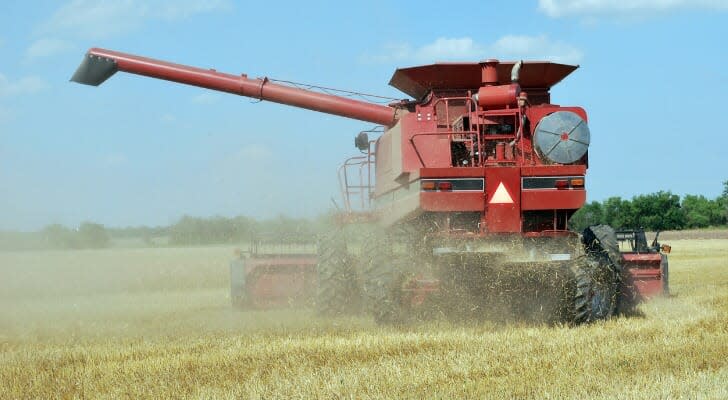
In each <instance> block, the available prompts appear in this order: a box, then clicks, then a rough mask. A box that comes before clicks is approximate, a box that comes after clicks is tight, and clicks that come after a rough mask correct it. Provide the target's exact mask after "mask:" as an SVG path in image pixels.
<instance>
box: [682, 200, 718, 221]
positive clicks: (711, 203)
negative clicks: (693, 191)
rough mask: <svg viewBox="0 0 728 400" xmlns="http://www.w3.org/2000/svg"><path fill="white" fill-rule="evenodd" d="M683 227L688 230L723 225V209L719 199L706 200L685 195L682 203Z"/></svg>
mask: <svg viewBox="0 0 728 400" xmlns="http://www.w3.org/2000/svg"><path fill="white" fill-rule="evenodd" d="M682 208H683V210H684V212H685V225H686V226H687V227H688V228H705V227H708V226H718V225H723V224H725V222H726V220H725V208H724V205H723V204H722V202H721V199H720V198H718V199H715V200H708V199H707V198H706V197H705V196H703V195H700V196H694V195H687V196H685V198H684V199H683V201H682Z"/></svg>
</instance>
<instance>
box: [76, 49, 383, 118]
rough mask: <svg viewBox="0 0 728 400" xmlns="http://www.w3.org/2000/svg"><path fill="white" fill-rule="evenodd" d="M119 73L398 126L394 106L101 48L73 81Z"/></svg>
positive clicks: (88, 82)
mask: <svg viewBox="0 0 728 400" xmlns="http://www.w3.org/2000/svg"><path fill="white" fill-rule="evenodd" d="M117 71H123V72H128V73H131V74H136V75H142V76H148V77H151V78H157V79H164V80H168V81H172V82H178V83H182V84H186V85H192V86H198V87H203V88H207V89H212V90H217V91H221V92H227V93H232V94H237V95H240V96H244V97H252V98H255V99H260V100H268V101H272V102H275V103H280V104H287V105H290V106H293V107H300V108H305V109H308V110H313V111H319V112H323V113H327V114H333V115H339V116H342V117H346V118H352V119H357V120H361V121H367V122H372V123H375V124H379V125H384V126H392V125H394V124H395V123H396V122H397V113H396V111H397V110H396V109H395V108H394V107H390V106H385V105H380V104H373V103H369V102H365V101H361V100H354V99H350V98H346V97H341V96H335V95H331V94H326V93H320V92H315V91H311V90H305V89H299V88H296V87H292V86H286V85H280V84H276V83H273V82H270V81H269V80H268V79H267V78H263V79H249V78H248V77H247V76H246V75H232V74H226V73H221V72H217V71H215V70H212V69H202V68H196V67H190V66H187V65H181V64H174V63H170V62H166V61H160V60H155V59H152V58H146V57H140V56H135V55H132V54H126V53H121V52H117V51H112V50H105V49H99V48H92V49H90V50H89V51H88V53H87V54H86V56H85V57H84V59H83V62H82V63H81V65H80V66H79V67H78V69H77V70H76V73H74V74H73V77H71V80H72V81H74V82H78V83H82V84H86V85H92V86H98V85H100V84H102V83H103V82H104V81H106V80H107V79H108V78H110V77H111V76H112V75H114V73H116V72H117Z"/></svg>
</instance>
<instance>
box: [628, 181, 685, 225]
mask: <svg viewBox="0 0 728 400" xmlns="http://www.w3.org/2000/svg"><path fill="white" fill-rule="evenodd" d="M632 211H633V216H634V221H633V222H634V225H633V226H634V227H635V228H645V229H649V230H674V229H683V228H685V213H684V212H683V210H682V208H681V207H680V196H678V195H676V194H672V193H671V192H669V191H667V192H664V191H659V192H657V193H650V194H643V195H639V196H635V197H633V198H632Z"/></svg>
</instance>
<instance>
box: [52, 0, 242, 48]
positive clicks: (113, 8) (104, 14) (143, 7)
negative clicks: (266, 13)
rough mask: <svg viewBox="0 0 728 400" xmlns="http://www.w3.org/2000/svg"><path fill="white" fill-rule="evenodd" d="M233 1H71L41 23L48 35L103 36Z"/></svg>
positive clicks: (97, 37) (217, 8)
mask: <svg viewBox="0 0 728 400" xmlns="http://www.w3.org/2000/svg"><path fill="white" fill-rule="evenodd" d="M230 4H231V3H230V2H229V0H157V1H154V2H145V1H141V0H71V1H69V2H68V3H66V4H65V5H63V6H61V8H59V9H58V10H57V11H56V12H55V13H54V14H53V16H52V17H51V18H50V19H49V20H48V21H47V22H45V23H44V24H42V25H41V27H40V29H39V31H40V33H41V34H44V35H53V36H61V37H75V38H82V39H102V38H107V37H111V36H115V35H119V34H123V33H127V32H130V31H133V30H134V29H136V28H138V27H140V26H142V25H143V24H144V23H146V22H149V21H153V20H166V21H176V20H182V19H185V18H188V17H191V16H193V15H195V14H201V13H205V12H211V11H217V10H221V9H226V8H228V7H230Z"/></svg>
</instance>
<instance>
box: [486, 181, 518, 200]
mask: <svg viewBox="0 0 728 400" xmlns="http://www.w3.org/2000/svg"><path fill="white" fill-rule="evenodd" d="M489 203H490V204H512V203H513V197H511V195H510V194H509V193H508V190H507V189H506V187H505V186H504V185H503V182H501V183H499V184H498V188H497V189H496V190H495V193H493V197H492V198H491V199H490V202H489Z"/></svg>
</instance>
